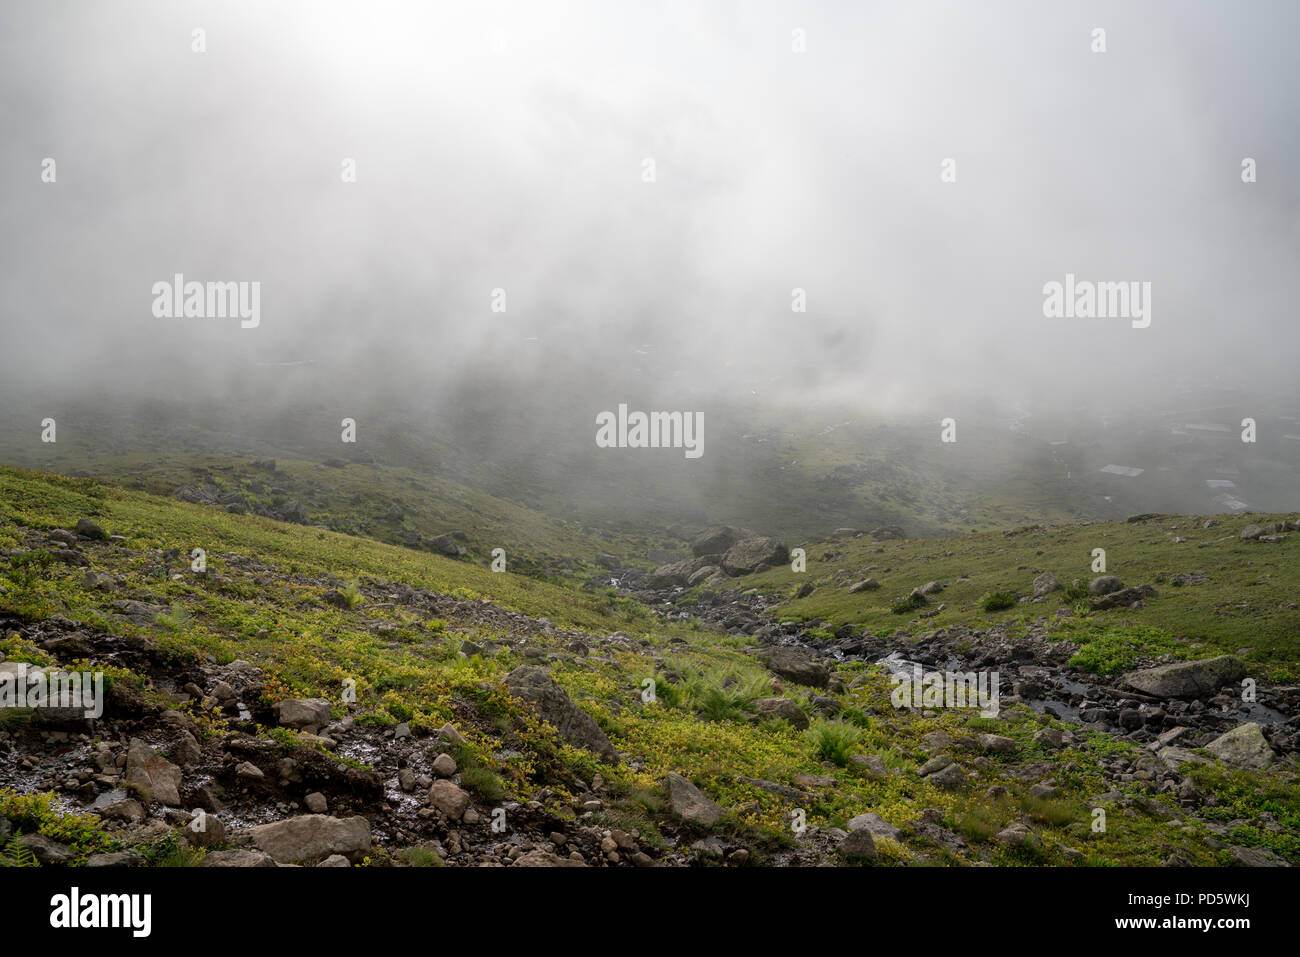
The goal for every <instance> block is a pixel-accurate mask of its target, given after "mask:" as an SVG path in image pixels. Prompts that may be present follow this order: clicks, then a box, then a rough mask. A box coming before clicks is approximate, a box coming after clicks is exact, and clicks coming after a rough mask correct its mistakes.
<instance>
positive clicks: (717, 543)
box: [691, 525, 744, 558]
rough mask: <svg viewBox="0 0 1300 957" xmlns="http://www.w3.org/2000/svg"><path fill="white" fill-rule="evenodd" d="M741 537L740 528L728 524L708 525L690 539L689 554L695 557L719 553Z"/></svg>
mask: <svg viewBox="0 0 1300 957" xmlns="http://www.w3.org/2000/svg"><path fill="white" fill-rule="evenodd" d="M743 537H744V536H743V535H742V534H741V531H740V529H738V528H732V527H731V526H730V525H710V526H709V527H708V528H706V529H705V530H704V531H702V532H700V534H698V535H696V536H695V538H694V539H692V541H691V554H692V555H694V556H696V557H697V558H698V557H700V556H702V555H721V554H723V553H725V552H726V551H727V549H729V548H731V546H732V545H734V544H736V542H738V541H740V540H741V538H743Z"/></svg>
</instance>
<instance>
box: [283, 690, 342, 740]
mask: <svg viewBox="0 0 1300 957" xmlns="http://www.w3.org/2000/svg"><path fill="white" fill-rule="evenodd" d="M279 712H280V724H281V725H283V726H284V727H286V728H297V729H298V730H299V731H310V732H315V731H319V730H320V729H321V728H323V727H325V726H326V725H327V724H329V723H330V703H329V702H328V701H326V700H325V699H324V698H285V699H284V700H283V701H281V702H280V706H279Z"/></svg>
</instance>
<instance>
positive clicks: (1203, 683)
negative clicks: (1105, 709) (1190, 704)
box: [1123, 655, 1246, 698]
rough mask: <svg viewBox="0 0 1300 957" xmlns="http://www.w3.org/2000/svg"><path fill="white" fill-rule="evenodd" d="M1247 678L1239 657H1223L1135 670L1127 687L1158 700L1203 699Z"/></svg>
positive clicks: (1126, 681) (1125, 680) (1127, 677)
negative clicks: (1225, 686)
mask: <svg viewBox="0 0 1300 957" xmlns="http://www.w3.org/2000/svg"><path fill="white" fill-rule="evenodd" d="M1244 677H1246V666H1245V665H1244V664H1243V663H1242V662H1241V660H1240V659H1239V658H1236V657H1234V656H1232V655H1220V656H1219V657H1217V658H1204V659H1202V660H1200V661H1178V662H1175V663H1174V664H1172V665H1161V666H1159V667H1158V668H1147V669H1145V670H1143V671H1134V672H1132V673H1130V674H1128V675H1126V676H1125V677H1124V680H1123V684H1125V685H1127V686H1128V687H1130V688H1132V689H1133V690H1134V691H1141V692H1142V693H1144V694H1149V695H1154V696H1155V697H1157V698H1203V697H1208V696H1210V695H1213V694H1214V693H1215V692H1216V691H1218V690H1219V689H1220V688H1222V687H1223V686H1224V685H1229V684H1236V683H1237V682H1239V681H1241V679H1242V678H1244Z"/></svg>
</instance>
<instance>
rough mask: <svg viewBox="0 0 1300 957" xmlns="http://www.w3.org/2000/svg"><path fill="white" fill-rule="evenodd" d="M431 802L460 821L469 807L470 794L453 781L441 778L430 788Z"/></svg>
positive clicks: (450, 816)
mask: <svg viewBox="0 0 1300 957" xmlns="http://www.w3.org/2000/svg"><path fill="white" fill-rule="evenodd" d="M429 803H430V804H432V805H433V806H434V807H436V808H437V809H438V810H439V811H441V812H442V813H443V814H445V815H447V817H449V818H451V819H452V820H453V821H459V820H460V819H461V816H462V815H463V814H464V813H465V809H466V808H468V807H469V794H468V793H467V792H466V791H464V790H463V789H462V788H460V787H458V786H457V785H455V784H453V783H452V782H450V781H448V780H446V779H445V778H441V779H439V780H437V781H434V782H433V786H432V787H431V788H429Z"/></svg>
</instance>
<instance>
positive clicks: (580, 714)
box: [506, 665, 618, 763]
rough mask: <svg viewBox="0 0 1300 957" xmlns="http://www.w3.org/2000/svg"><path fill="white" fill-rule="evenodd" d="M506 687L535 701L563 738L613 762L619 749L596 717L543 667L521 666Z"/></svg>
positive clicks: (513, 673)
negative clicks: (581, 706) (584, 708)
mask: <svg viewBox="0 0 1300 957" xmlns="http://www.w3.org/2000/svg"><path fill="white" fill-rule="evenodd" d="M506 686H507V687H509V688H510V690H511V691H512V692H514V693H515V695H517V696H518V697H519V698H522V699H523V700H524V701H526V702H528V703H529V704H531V705H532V706H533V707H534V708H535V709H536V710H537V713H538V714H539V715H541V717H542V719H543V720H545V721H548V722H549V723H550V724H552V725H554V726H555V730H556V731H558V732H559V734H560V737H561V738H563V739H564V740H565V741H567V742H568V743H569V744H571V745H573V746H574V747H577V748H586V749H587V750H588V751H592V752H594V753H595V754H598V755H600V756H601V757H602V758H604V759H605V760H606V761H609V762H611V763H614V762H617V761H618V752H617V751H615V750H614V745H612V744H611V743H610V741H609V738H608V737H607V736H606V735H605V732H604V731H602V730H601V729H600V725H598V724H596V721H595V719H594V718H592V716H591V715H589V714H587V712H585V711H583V710H582V709H581V708H579V707H578V706H577V705H575V704H574V703H573V701H572V700H570V698H569V696H568V695H567V694H566V693H565V691H564V689H563V688H561V687H560V686H559V685H557V684H556V683H555V681H554V680H553V679H552V678H551V676H550V675H548V674H547V673H546V672H545V671H543V670H542V669H541V668H535V667H531V666H528V665H521V666H519V667H518V668H516V669H515V670H514V671H512V672H510V674H508V675H506Z"/></svg>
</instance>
